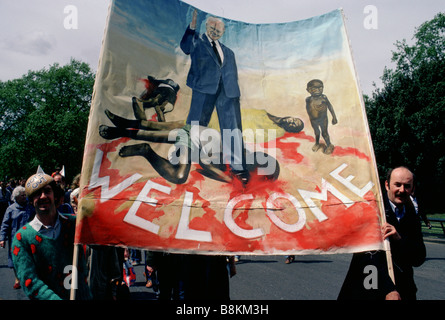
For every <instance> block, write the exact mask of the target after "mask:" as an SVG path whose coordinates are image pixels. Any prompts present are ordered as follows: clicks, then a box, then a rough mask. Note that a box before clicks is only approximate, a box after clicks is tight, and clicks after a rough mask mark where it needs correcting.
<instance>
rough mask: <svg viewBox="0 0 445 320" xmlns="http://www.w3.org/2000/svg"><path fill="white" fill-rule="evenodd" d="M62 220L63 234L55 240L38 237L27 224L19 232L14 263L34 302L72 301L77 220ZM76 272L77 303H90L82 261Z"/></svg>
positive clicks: (14, 242)
mask: <svg viewBox="0 0 445 320" xmlns="http://www.w3.org/2000/svg"><path fill="white" fill-rule="evenodd" d="M59 219H60V222H61V231H60V235H59V237H58V238H56V239H51V238H49V237H46V236H44V235H41V234H39V233H38V232H37V231H36V230H34V229H33V228H32V227H31V226H30V225H29V224H27V225H25V226H24V227H23V228H22V229H20V230H19V231H17V233H16V235H15V238H14V240H13V242H12V259H13V261H14V266H15V268H16V272H17V276H18V278H19V279H20V283H21V285H22V288H23V290H24V292H25V293H26V295H27V296H28V297H29V298H31V299H39V300H60V299H69V297H70V284H71V271H72V263H73V250H74V246H73V241H74V232H75V224H76V220H75V219H76V218H75V217H74V216H66V219H65V218H59ZM82 252H83V251H82ZM81 255H82V254H81ZM77 271H78V290H76V299H89V298H90V293H89V288H88V286H87V283H86V277H87V270H86V267H85V260H84V259H83V257H82V259H80V263H79V264H78V266H77Z"/></svg>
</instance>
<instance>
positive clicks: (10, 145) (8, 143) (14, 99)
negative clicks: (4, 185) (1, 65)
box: [0, 59, 94, 181]
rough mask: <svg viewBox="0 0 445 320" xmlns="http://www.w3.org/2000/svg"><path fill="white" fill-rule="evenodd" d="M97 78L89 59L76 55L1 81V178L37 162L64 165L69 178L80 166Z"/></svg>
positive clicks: (26, 171)
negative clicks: (16, 77) (61, 62)
mask: <svg viewBox="0 0 445 320" xmlns="http://www.w3.org/2000/svg"><path fill="white" fill-rule="evenodd" d="M93 84H94V74H93V73H92V71H91V69H90V67H89V65H88V64H86V63H82V62H80V61H76V60H74V59H72V60H71V61H70V63H69V64H68V65H65V66H60V65H59V64H57V63H56V64H54V65H52V66H50V67H49V68H48V69H42V70H40V71H29V72H28V74H26V75H24V76H23V77H22V78H20V79H15V80H10V81H6V82H0V179H3V178H4V177H5V176H9V177H15V178H19V177H28V176H30V175H31V174H34V173H35V172H36V171H37V167H38V166H39V165H40V166H41V167H42V169H43V170H44V171H45V172H47V173H51V172H52V171H53V170H54V169H55V168H56V167H61V166H62V165H64V166H65V168H66V173H67V178H68V179H70V178H72V177H73V176H74V175H76V174H77V173H79V172H80V170H81V166H82V157H83V151H84V145H85V137H86V128H87V123H88V116H89V110H90V106H91V98H92V91H93ZM68 181H70V180H68Z"/></svg>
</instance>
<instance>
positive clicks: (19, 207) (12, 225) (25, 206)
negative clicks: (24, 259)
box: [0, 186, 35, 289]
mask: <svg viewBox="0 0 445 320" xmlns="http://www.w3.org/2000/svg"><path fill="white" fill-rule="evenodd" d="M12 198H13V200H14V203H13V204H11V205H10V206H9V207H8V209H6V212H5V216H4V218H3V222H2V225H1V227H0V247H2V248H4V247H5V245H6V241H8V267H9V268H11V269H13V270H14V264H13V262H12V256H11V243H12V239H13V237H14V235H15V233H16V232H17V230H19V229H20V228H21V227H23V226H24V225H25V224H26V223H28V222H29V221H31V220H32V218H34V214H35V211H34V207H33V206H31V205H30V204H29V203H28V202H27V199H26V193H25V188H24V187H22V186H18V187H16V188H14V190H13V191H12ZM14 275H15V282H14V289H19V288H20V281H19V279H18V278H17V274H16V272H15V270H14Z"/></svg>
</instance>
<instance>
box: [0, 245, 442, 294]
mask: <svg viewBox="0 0 445 320" xmlns="http://www.w3.org/2000/svg"><path fill="white" fill-rule="evenodd" d="M426 246H427V259H426V261H425V263H424V264H423V265H422V266H421V267H419V268H416V269H415V280H416V283H417V286H418V288H419V291H418V295H417V297H418V299H419V300H444V299H445V242H442V243H434V242H428V241H426ZM6 254H7V253H6V249H1V250H0V300H27V297H26V296H25V295H24V294H23V291H22V290H14V289H13V288H12V285H13V282H14V280H13V271H12V270H11V269H9V268H8V267H7V256H6ZM284 259H285V258H284V256H264V257H263V256H242V257H241V260H240V262H239V263H238V264H237V272H238V273H237V275H236V276H234V277H233V278H231V280H230V292H231V293H230V295H231V299H232V300H335V299H336V298H337V295H338V292H339V290H340V287H341V285H342V283H343V280H344V278H345V275H346V272H347V270H348V267H349V262H350V260H351V255H350V254H338V255H308V256H297V259H296V261H295V262H293V263H292V264H285V263H284ZM135 270H136V275H137V279H136V284H135V286H132V287H131V289H130V290H131V294H132V298H133V299H134V300H153V299H155V294H154V292H153V290H152V289H147V288H145V286H144V283H143V280H144V277H143V275H142V273H143V266H136V267H135Z"/></svg>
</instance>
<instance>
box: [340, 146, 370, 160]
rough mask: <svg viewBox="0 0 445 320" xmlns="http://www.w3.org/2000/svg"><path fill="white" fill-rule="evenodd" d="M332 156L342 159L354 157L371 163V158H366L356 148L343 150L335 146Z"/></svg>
mask: <svg viewBox="0 0 445 320" xmlns="http://www.w3.org/2000/svg"><path fill="white" fill-rule="evenodd" d="M332 155H333V156H338V157H342V156H355V157H357V158H359V159H364V160H366V161H371V158H370V157H369V156H367V155H366V154H364V153H363V152H361V151H359V150H358V149H356V148H351V147H348V148H343V147H340V146H335V148H334V151H333V152H332Z"/></svg>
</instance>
